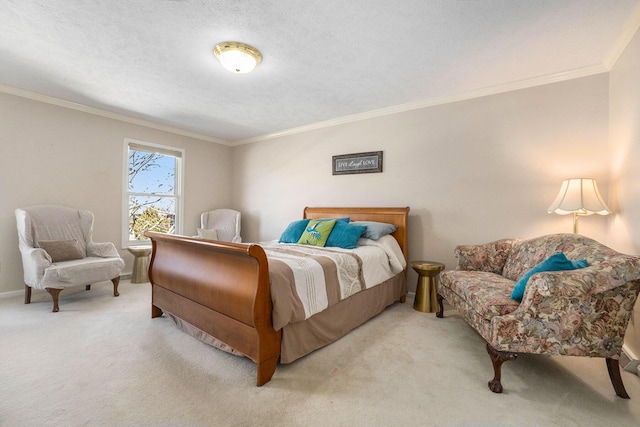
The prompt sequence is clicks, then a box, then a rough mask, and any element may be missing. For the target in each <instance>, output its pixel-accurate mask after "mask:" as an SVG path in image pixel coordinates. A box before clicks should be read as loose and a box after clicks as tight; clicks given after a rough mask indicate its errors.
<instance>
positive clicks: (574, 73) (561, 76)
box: [232, 64, 609, 146]
mask: <svg viewBox="0 0 640 427" xmlns="http://www.w3.org/2000/svg"><path fill="white" fill-rule="evenodd" d="M608 71H609V70H608V69H607V68H606V67H605V66H604V65H603V64H597V65H593V66H590V67H583V68H578V69H575V70H571V71H563V72H561V73H555V74H549V75H546V76H540V77H534V78H531V79H526V80H519V81H515V82H511V83H505V84H501V85H496V86H490V87H486V88H481V89H476V90H471V91H468V92H463V93H460V94H457V95H453V96H445V97H439V98H432V99H427V100H423V101H418V102H412V103H408V104H402V105H397V106H394V107H388V108H381V109H379V110H374V111H369V112H366V113H361V114H353V115H350V116H344V117H339V118H337V119H331V120H326V121H322V122H318V123H312V124H310V125H305V126H300V127H296V128H291V129H287V130H283V131H279V132H273V133H269V134H265V135H260V136H256V137H252V138H247V139H241V140H237V141H233V142H232V145H233V146H237V145H244V144H251V143H255V142H261V141H267V140H270V139H274V138H279V137H283V136H289V135H295V134H298V133H304V132H309V131H312V130H317V129H323V128H328V127H333V126H338V125H342V124H347V123H353V122H358V121H361V120H367V119H372V118H376V117H382V116H388V115H392V114H397V113H403V112H406V111H412V110H419V109H421V108H427V107H434V106H437V105H444V104H450V103H453V102H459V101H466V100H469V99H474V98H481V97H483V96H489V95H497V94H500V93H505V92H512V91H515V90H520V89H527V88H532V87H536V86H543V85H547V84H551V83H558V82H563V81H567V80H573V79H577V78H580V77H587V76H592V75H596V74H602V73H606V72H608Z"/></svg>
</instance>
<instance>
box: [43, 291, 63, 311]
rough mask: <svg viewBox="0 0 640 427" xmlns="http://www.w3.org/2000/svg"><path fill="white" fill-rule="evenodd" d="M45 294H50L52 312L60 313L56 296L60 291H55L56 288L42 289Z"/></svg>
mask: <svg viewBox="0 0 640 427" xmlns="http://www.w3.org/2000/svg"><path fill="white" fill-rule="evenodd" d="M44 289H45V290H46V291H47V292H49V294H51V298H52V299H53V310H51V311H53V312H54V313H57V312H58V311H60V307H59V306H58V295H60V292H62V289H56V288H44Z"/></svg>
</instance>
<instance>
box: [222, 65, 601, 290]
mask: <svg viewBox="0 0 640 427" xmlns="http://www.w3.org/2000/svg"><path fill="white" fill-rule="evenodd" d="M608 85H609V82H608V75H607V74H600V75H595V76H590V77H585V78H580V79H575V80H571V81H567V82H562V83H555V84H550V85H545V86H540V87H535V88H530V89H524V90H519V91H514V92H509V93H504V94H499V95H493V96H487V97H483V98H477V99H473V100H468V101H461V102H456V103H451V104H447V105H441V106H436V107H430V108H425V109H421V110H414V111H409V112H403V113H399V114H394V115H389V116H384V117H379V118H374V119H369V120H366V121H360V122H355V123H350V124H345V125H340V126H335V127H331V128H325V129H320V130H314V131H309V132H306V133H300V134H296V135H291V136H286V137H280V138H276V139H273V140H269V141H264V142H260V143H255V144H247V145H243V146H239V147H237V148H235V149H234V151H233V192H232V204H233V205H234V206H236V207H237V208H239V209H240V210H241V211H242V212H243V235H244V238H245V240H247V241H250V240H251V241H260V240H270V239H275V238H277V237H278V236H279V234H280V233H281V232H282V230H284V228H285V227H286V225H287V224H288V223H289V222H290V221H292V220H295V219H297V218H300V217H301V215H302V210H303V208H304V207H305V206H313V205H315V206H318V205H324V206H409V207H410V208H411V213H410V221H409V233H410V238H409V254H410V258H411V259H415V260H418V259H430V260H438V261H442V262H444V263H446V264H447V266H448V267H454V266H455V258H454V257H453V249H454V247H455V246H456V245H457V244H463V243H482V242H488V241H492V240H497V239H500V238H504V237H523V238H527V237H534V236H537V235H542V234H547V233H555V232H571V231H572V223H571V217H570V216H559V215H555V214H547V207H548V206H549V205H550V204H551V202H552V201H553V199H554V198H555V196H556V194H557V192H558V190H559V188H560V182H561V181H562V180H563V179H565V178H570V177H580V176H587V177H594V178H596V179H597V180H598V183H599V184H600V188H601V190H602V193H603V197H605V198H606V197H607V193H608V191H607V188H608V177H609V176H608V171H609V161H608V146H607V140H608V90H609V89H608V88H609V86H608ZM377 150H382V151H384V172H383V173H377V174H362V175H341V176H332V174H331V156H332V155H336V154H347V153H355V152H363V151H377ZM606 228H607V218H606V217H601V216H597V215H595V216H591V217H588V218H584V219H583V220H582V222H581V229H580V231H581V232H582V234H585V235H588V236H590V237H593V238H595V239H597V240H601V241H604V240H606ZM416 281H417V275H416V274H415V272H413V271H410V273H409V275H408V284H409V287H410V290H413V289H415V283H416Z"/></svg>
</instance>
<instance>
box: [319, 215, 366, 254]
mask: <svg viewBox="0 0 640 427" xmlns="http://www.w3.org/2000/svg"><path fill="white" fill-rule="evenodd" d="M366 230H367V227H366V226H365V225H353V224H348V223H346V222H342V221H336V224H335V226H334V227H333V230H331V234H329V238H328V239H327V243H326V244H325V246H332V247H338V248H344V249H355V248H356V247H357V246H358V239H360V237H361V236H362V235H363V234H364V232H365V231H366Z"/></svg>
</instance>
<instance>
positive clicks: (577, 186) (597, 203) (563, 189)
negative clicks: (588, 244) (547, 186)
mask: <svg viewBox="0 0 640 427" xmlns="http://www.w3.org/2000/svg"><path fill="white" fill-rule="evenodd" d="M547 212H549V213H552V212H555V213H557V214H560V215H567V214H573V232H574V233H576V234H577V233H578V218H579V217H580V216H581V215H592V214H594V213H597V214H598V215H608V214H609V213H611V211H610V210H609V207H608V206H607V204H606V203H605V202H604V200H602V196H600V193H599V192H598V185H597V184H596V180H595V179H591V178H571V179H565V180H564V181H562V185H561V186H560V192H559V193H558V195H557V196H556V199H555V200H554V201H553V203H551V206H549V209H547Z"/></svg>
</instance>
